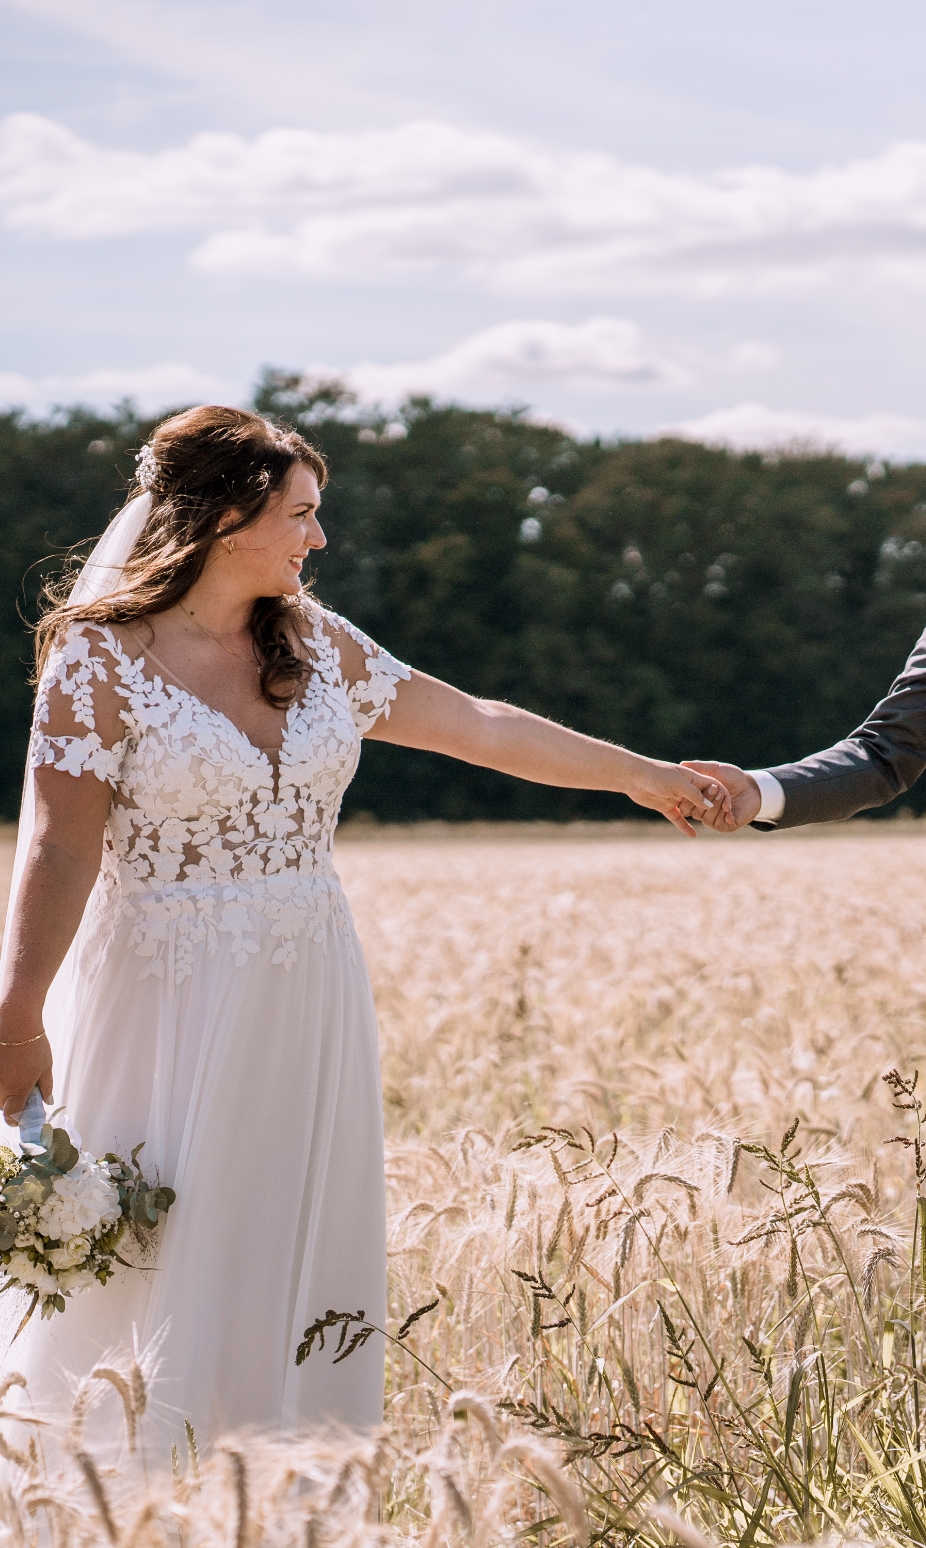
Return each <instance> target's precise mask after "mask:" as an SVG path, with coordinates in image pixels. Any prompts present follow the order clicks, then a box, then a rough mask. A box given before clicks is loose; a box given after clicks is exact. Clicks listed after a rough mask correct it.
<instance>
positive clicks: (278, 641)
mask: <svg viewBox="0 0 926 1548" xmlns="http://www.w3.org/2000/svg"><path fill="white" fill-rule="evenodd" d="M148 445H149V446H150V448H151V455H150V457H149V458H148V459H147V461H148V463H149V468H150V473H146V475H145V483H146V487H147V489H148V492H149V493H150V495H151V513H150V515H149V516H148V519H147V521H146V522H145V525H144V527H143V529H142V531H141V533H140V534H139V537H138V541H137V542H136V544H135V547H134V548H133V549H132V552H131V554H130V555H129V558H128V560H127V562H126V566H125V569H124V571H123V573H122V579H121V582H120V585H119V589H118V591H115V592H113V593H112V594H111V595H109V596H104V597H100V598H99V599H98V600H97V601H93V602H86V603H73V604H72V603H69V602H68V601H67V594H68V592H69V591H70V588H71V585H72V583H73V575H70V576H66V577H64V579H62V580H60V581H59V582H57V584H53V585H48V586H47V587H46V589H45V594H44V598H45V610H44V612H43V614H42V617H41V619H40V621H39V623H38V625H37V628H36V663H37V671H38V673H41V671H42V667H43V666H44V664H45V660H46V658H47V656H48V653H49V651H50V649H51V647H52V645H53V643H54V641H55V640H56V639H57V638H59V637H60V635H61V634H62V632H63V631H64V630H65V629H67V628H68V626H69V625H70V624H72V623H78V622H81V623H92V624H121V623H125V624H128V623H132V622H133V620H136V619H139V618H143V617H144V616H145V615H146V614H148V613H163V612H165V611H166V610H167V608H169V607H173V606H174V605H175V604H176V603H177V602H179V601H180V599H181V598H182V597H184V596H185V595H186V593H187V592H188V591H189V589H190V587H191V586H193V585H194V584H195V583H196V581H198V580H199V577H200V576H201V575H202V573H203V570H204V568H205V564H206V559H207V556H208V554H209V550H210V549H211V547H212V545H213V543H215V542H216V541H217V540H218V536H219V531H218V529H219V522H220V520H221V518H222V517H223V516H225V515H226V514H227V513H228V512H229V511H230V510H234V511H236V512H237V520H236V521H234V522H232V523H230V524H229V525H227V526H225V527H223V529H222V537H223V538H225V537H230V536H232V535H233V534H234V533H235V532H242V531H243V530H244V528H245V527H250V526H251V525H252V524H253V523H254V522H255V521H257V519H258V517H259V516H260V515H261V513H262V511H263V510H264V508H265V506H266V504H267V501H268V500H269V499H270V497H271V496H272V495H273V494H275V493H276V492H277V491H278V490H281V489H282V488H283V486H284V485H285V483H286V480H287V479H288V477H289V475H290V473H291V472H292V470H293V468H294V467H295V466H296V465H297V463H300V462H301V463H304V464H305V466H306V467H308V468H311V470H312V472H313V473H314V474H315V476H316V478H317V479H318V485H319V488H320V489H321V488H323V487H324V485H325V483H326V482H327V478H328V466H327V463H326V462H325V459H324V457H323V456H322V454H321V452H320V451H317V450H316V448H315V447H314V446H310V445H309V443H308V441H306V440H304V439H303V437H302V436H301V435H299V434H298V433H297V432H296V431H295V430H284V429H280V428H279V427H278V426H276V425H274V424H271V422H270V421H269V420H267V419H262V418H261V416H260V415H259V414H250V413H247V412H246V411H245V410H244V409H233V408H220V407H218V406H216V405H214V404H209V405H206V406H204V407H200V408H191V409H187V410H185V412H184V413H182V414H175V415H173V417H172V418H170V419H165V420H164V421H163V423H162V424H160V425H158V427H157V429H156V430H155V431H154V433H153V435H152V436H151V438H150V440H149V442H148ZM152 459H153V466H151V463H152ZM143 492H144V491H143V490H142V488H141V486H140V485H139V484H138V483H134V484H133V486H132V488H131V489H130V491H129V498H134V496H135V495H137V494H141V493H143ZM299 605H300V599H299V598H298V597H290V596H277V597H259V598H258V599H257V601H256V602H255V603H254V606H253V609H252V611H251V618H250V626H251V634H252V636H253V639H254V648H255V651H256V654H257V660H258V665H259V668H260V688H261V693H262V694H263V697H264V698H265V699H266V700H267V702H268V704H272V705H273V707H274V709H287V708H288V707H289V705H290V704H291V703H292V702H293V700H294V699H295V697H296V695H297V694H298V692H299V690H300V689H301V687H302V686H303V684H304V683H305V681H306V679H307V678H308V676H309V673H310V670H311V669H310V667H309V665H308V663H307V662H306V661H305V660H303V658H302V657H301V656H300V655H299V654H298V653H297V650H296V640H297V638H298V633H297V629H296V627H295V618H294V613H295V611H296V610H297V609H298V608H299Z"/></svg>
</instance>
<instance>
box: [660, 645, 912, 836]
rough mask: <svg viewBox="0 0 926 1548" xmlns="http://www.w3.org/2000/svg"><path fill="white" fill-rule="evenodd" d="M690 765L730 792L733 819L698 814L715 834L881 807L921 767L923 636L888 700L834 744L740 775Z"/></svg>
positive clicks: (718, 766) (833, 818) (724, 767)
mask: <svg viewBox="0 0 926 1548" xmlns="http://www.w3.org/2000/svg"><path fill="white" fill-rule="evenodd" d="M686 762H687V760H686ZM689 766H690V767H692V768H694V769H697V770H699V771H700V772H701V773H703V774H708V775H711V776H714V777H716V778H718V779H720V780H722V781H723V782H724V784H725V785H726V787H727V789H728V790H729V791H730V794H731V796H732V798H733V818H734V821H733V823H732V824H731V823H729V822H723V823H722V822H721V821H720V820H714V821H712V820H711V818H710V816H708V817H705V818H703V819H702V821H706V822H707V823H708V824H709V826H711V827H716V828H717V829H718V830H719V831H721V832H728V831H730V828H731V826H735V827H741V826H743V824H744V823H749V822H751V823H752V824H753V826H754V827H757V828H763V829H769V828H796V827H799V826H801V824H803V823H809V822H839V821H842V820H844V819H845V818H847V817H854V816H855V814H856V812H862V811H866V810H867V809H868V808H870V807H873V806H884V805H886V804H887V802H888V801H893V800H894V798H895V797H896V796H899V795H901V794H902V793H903V792H904V791H905V790H909V788H910V786H911V785H912V784H913V783H914V782H915V781H916V780H917V779H919V776H920V775H921V774H922V772H923V769H924V768H926V633H924V634H923V635H922V636H921V637H920V639H919V640H918V641H917V643H916V645H915V647H914V649H913V651H912V653H911V655H910V657H909V660H908V661H907V664H906V666H905V667H904V669H903V671H902V672H901V674H900V676H899V677H898V678H897V679H896V681H895V682H894V684H893V685H892V687H891V691H890V693H889V694H888V695H887V697H886V698H885V699H882V700H881V702H880V704H876V705H875V708H874V709H873V710H872V712H871V714H870V715H869V716H868V719H867V720H866V721H865V723H864V725H861V726H859V728H858V730H857V731H853V733H852V735H851V736H847V737H846V738H845V740H844V741H842V742H837V743H836V745H835V747H828V748H827V749H826V751H825V752H819V753H812V754H811V756H810V757H809V758H802V759H801V760H800V762H799V763H782V764H779V765H778V766H777V767H776V768H772V769H752V770H750V771H749V772H747V773H744V772H743V770H741V769H737V768H735V767H733V766H732V765H728V764H724V763H706V762H702V761H701V760H700V759H696V760H693V761H692V762H691V764H690V765H689ZM719 815H720V814H718V819H719Z"/></svg>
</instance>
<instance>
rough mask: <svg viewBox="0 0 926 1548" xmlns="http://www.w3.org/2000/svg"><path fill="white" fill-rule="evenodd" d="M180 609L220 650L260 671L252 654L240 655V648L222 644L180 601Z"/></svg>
mask: <svg viewBox="0 0 926 1548" xmlns="http://www.w3.org/2000/svg"><path fill="white" fill-rule="evenodd" d="M180 611H181V613H184V614H185V615H186V617H187V618H188V619H189V620H190V623H191V624H195V626H196V628H197V629H199V630H200V632H201V633H202V634H206V635H208V636H209V639H210V640H214V641H215V643H216V645H218V646H219V648H220V649H221V650H224V651H226V652H227V653H228V655H229V656H236V657H237V659H238V660H239V661H247V662H248V663H249V664H250V665H251V666H252V667H253V668H254V670H255V671H256V672H259V671H260V665H259V663H258V662H257V661H256V660H255V658H254V656H253V655H252V656H242V654H241V652H240V650H232V648H231V646H230V645H226V644H224V642H223V641H222V640H220V639H219V637H218V635H217V634H213V632H212V630H211V629H207V628H206V625H205V624H201V623H200V621H199V619H198V618H194V617H193V614H192V613H190V612H187V609H186V608H185V607H184V605H183V603H182V602H181V603H180Z"/></svg>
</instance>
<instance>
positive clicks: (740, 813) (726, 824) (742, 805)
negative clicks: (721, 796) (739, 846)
mask: <svg viewBox="0 0 926 1548" xmlns="http://www.w3.org/2000/svg"><path fill="white" fill-rule="evenodd" d="M682 768H683V769H694V770H696V772H697V773H698V774H706V775H707V776H708V778H710V779H716V780H719V781H720V783H721V784H722V785H726V787H727V789H728V790H729V792H730V804H731V811H729V812H728V811H725V810H724V808H723V807H722V806H717V807H715V808H714V810H713V811H707V812H705V813H704V815H703V816H702V818H701V821H702V823H703V824H704V826H705V827H707V828H713V829H714V832H715V833H735V832H736V830H737V828H744V827H745V826H746V824H747V823H748V822H752V821H753V819H754V818H755V817H756V816H757V815H758V811H759V807H760V806H761V805H762V797H761V795H760V793H759V787H758V785H757V784H756V782H755V780H754V779H753V777H752V775H751V774H747V773H746V771H745V769H738V768H737V766H736V764H735V763H709V762H706V763H702V762H701V760H700V759H697V758H694V759H686V760H685V762H684V763H683V764H682Z"/></svg>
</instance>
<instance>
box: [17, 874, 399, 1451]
mask: <svg viewBox="0 0 926 1548" xmlns="http://www.w3.org/2000/svg"><path fill="white" fill-rule="evenodd" d="M217 890H220V889H217ZM345 915H346V916H347V919H348V925H347V928H344V926H343V925H342V926H340V927H338V926H335V925H333V924H332V925H329V926H328V928H327V930H326V932H325V936H324V939H323V941H321V942H318V941H313V940H311V939H309V938H307V937H306V936H303V938H302V941H301V943H300V951H299V955H298V960H297V961H296V963H295V964H294V965H293V966H292V968H291V969H290V970H289V971H286V970H285V969H284V968H283V967H282V966H280V965H274V964H273V963H272V962H271V957H272V955H273V945H274V943H273V942H272V941H271V940H269V939H265V940H262V941H261V942H260V945H261V949H260V950H259V951H258V952H255V953H253V954H252V955H250V956H249V957H248V959H247V961H246V962H245V963H244V964H243V965H241V966H236V965H235V963H234V959H233V958H232V957H231V956H230V954H229V953H228V952H227V951H226V950H219V951H217V952H215V953H214V954H213V955H210V954H209V951H208V948H207V943H205V942H203V943H201V945H200V946H199V947H197V948H196V951H195V957H194V961H193V971H192V973H191V974H190V975H189V976H188V977H187V978H186V979H185V980H184V982H183V983H181V984H176V983H170V982H166V981H165V980H163V979H159V978H156V977H154V976H149V977H147V978H144V979H141V980H139V976H138V974H139V968H140V966H143V965H144V964H143V962H142V961H141V960H140V958H139V957H138V956H137V955H136V954H135V952H134V951H133V950H132V946H131V943H130V941H129V933H130V922H129V921H128V920H126V921H125V922H124V924H120V925H119V926H118V927H117V928H116V930H115V932H114V934H113V936H112V938H111V939H110V940H109V941H108V943H107V944H106V947H105V950H104V951H103V952H102V954H101V955H99V957H98V961H97V964H96V966H95V970H94V971H93V972H92V974H90V975H88V974H87V973H83V974H82V973H81V972H79V971H78V970H77V969H75V968H74V966H73V964H74V963H79V961H80V957H81V938H80V935H78V939H77V941H76V942H75V945H74V948H72V952H71V954H70V963H71V965H70V967H69V973H65V975H64V980H63V982H62V983H59V984H58V985H57V986H56V990H55V993H56V994H57V995H58V1006H57V1009H56V1010H55V1013H54V1014H53V1015H52V1016H51V1017H50V1019H51V1020H52V1021H53V1022H54V1023H55V1026H54V1039H53V1041H54V1043H57V1045H58V1046H57V1048H56V1050H55V1053H56V1065H55V1102H56V1104H65V1105H66V1108H67V1113H68V1117H69V1119H70V1120H71V1122H72V1123H73V1124H74V1125H75V1126H76V1127H77V1129H78V1130H79V1131H80V1134H81V1137H82V1140H83V1145H84V1148H85V1149H87V1150H89V1151H91V1152H92V1153H93V1154H94V1155H96V1156H101V1155H103V1154H104V1153H105V1152H106V1151H109V1150H114V1151H116V1152H117V1153H118V1154H120V1155H123V1156H127V1155H128V1153H129V1152H130V1150H131V1149H132V1148H133V1146H135V1145H136V1144H138V1143H139V1141H141V1140H144V1141H145V1148H144V1150H143V1151H142V1152H141V1159H142V1162H143V1165H144V1170H145V1172H146V1174H147V1175H148V1176H149V1177H150V1176H154V1175H157V1176H158V1178H159V1179H160V1181H161V1182H163V1183H167V1184H169V1185H170V1186H171V1187H173V1188H174V1189H175V1190H176V1193H177V1201H176V1204H175V1205H174V1206H173V1208H172V1210H171V1212H170V1215H169V1217H168V1218H167V1220H166V1222H164V1223H163V1224H162V1226H161V1228H160V1230H159V1241H158V1250H157V1256H156V1259H155V1260H154V1266H153V1267H151V1268H149V1269H144V1270H141V1269H136V1268H132V1269H119V1270H118V1273H117V1276H116V1277H115V1278H114V1279H112V1280H111V1281H110V1282H109V1284H108V1285H106V1286H105V1287H102V1286H92V1287H91V1288H90V1289H89V1290H86V1291H84V1292H83V1293H82V1294H80V1295H75V1296H73V1297H71V1298H70V1299H69V1300H68V1303H67V1310H66V1311H65V1312H64V1313H62V1314H56V1315H55V1316H54V1317H53V1318H51V1319H50V1320H48V1321H42V1320H41V1319H40V1318H39V1316H38V1314H36V1315H35V1316H34V1317H33V1319H32V1321H31V1322H30V1323H29V1325H28V1326H27V1328H26V1329H25V1331H24V1332H23V1333H22V1334H21V1335H20V1337H19V1338H18V1340H17V1341H16V1343H15V1344H14V1345H13V1346H12V1349H11V1350H10V1351H9V1353H8V1354H7V1356H6V1359H5V1360H4V1369H5V1370H6V1371H9V1370H14V1369H15V1370H19V1371H22V1372H23V1374H24V1375H25V1376H26V1378H27V1380H28V1383H29V1389H28V1390H29V1394H30V1397H31V1400H32V1401H33V1403H37V1404H38V1406H40V1407H44V1406H47V1405H54V1406H60V1404H61V1403H62V1402H66V1401H67V1399H68V1394H69V1386H68V1383H67V1377H66V1373H67V1372H74V1373H77V1374H84V1373H85V1372H86V1371H87V1370H89V1368H90V1367H91V1366H92V1365H93V1364H94V1362H96V1361H97V1360H98V1359H99V1357H100V1355H101V1354H103V1353H104V1352H105V1351H106V1350H107V1349H109V1348H111V1347H112V1346H114V1345H131V1343H132V1339H133V1329H134V1331H135V1335H136V1336H137V1338H138V1340H139V1341H141V1342H142V1343H145V1342H147V1341H150V1340H151V1339H153V1338H154V1337H155V1336H156V1335H157V1334H158V1333H163V1344H162V1347H161V1366H160V1375H159V1380H158V1382H157V1387H156V1394H157V1402H156V1404H155V1412H154V1413H153V1414H151V1415H149V1417H148V1418H147V1419H146V1425H145V1427H146V1430H147V1432H148V1437H149V1439H152V1438H153V1435H154V1434H157V1435H158V1436H160V1437H161V1439H163V1441H165V1442H166V1441H167V1440H168V1439H177V1438H178V1436H179V1437H180V1438H182V1436H183V1430H184V1425H183V1421H184V1420H185V1419H186V1420H189V1421H190V1422H191V1423H192V1425H193V1426H194V1429H195V1431H196V1434H197V1437H198V1438H199V1441H200V1443H201V1444H202V1443H206V1442H208V1441H209V1440H210V1439H214V1438H215V1437H216V1435H218V1434H219V1433H221V1432H222V1431H224V1430H227V1429H231V1428H238V1427H241V1426H260V1427H263V1428H271V1429H279V1428H280V1427H283V1428H284V1429H289V1428H305V1427H313V1428H317V1427H319V1426H329V1425H338V1426H345V1427H348V1428H350V1429H352V1430H361V1429H366V1428H368V1427H370V1426H374V1425H377V1424H379V1423H380V1421H381V1419H382V1412H383V1340H382V1339H381V1338H380V1337H379V1336H378V1335H376V1336H374V1337H373V1338H372V1339H370V1340H369V1342H368V1343H367V1344H366V1345H365V1347H364V1348H362V1349H360V1350H358V1351H357V1352H356V1353H355V1354H353V1355H351V1357H350V1359H348V1360H346V1361H344V1362H342V1363H340V1364H337V1365H335V1364H334V1363H333V1360H332V1355H333V1352H334V1351H333V1349H332V1345H331V1342H330V1341H329V1342H328V1344H327V1345H326V1348H325V1349H324V1351H321V1352H319V1351H315V1352H313V1353H312V1355H311V1356H310V1358H309V1359H308V1360H307V1361H306V1362H305V1363H304V1364H303V1365H302V1366H300V1367H298V1368H297V1366H296V1363H295V1360H296V1349H297V1346H298V1343H299V1341H300V1339H301V1337H302V1334H303V1331H304V1329H305V1328H306V1327H307V1325H308V1324H310V1323H311V1322H313V1321H314V1320H315V1319H316V1318H317V1317H319V1316H323V1315H324V1314H325V1312H327V1311H328V1310H329V1309H333V1310H336V1311H351V1312H356V1311H363V1312H365V1314H366V1316H367V1318H368V1319H370V1320H372V1321H373V1322H375V1323H377V1324H378V1325H379V1326H380V1327H382V1326H383V1325H384V1324H383V1319H384V1317H385V1299H386V1291H385V1264H386V1245H385V1184H384V1167H383V1133H382V1102H381V1095H380V1076H379V1056H378V1047H377V1034H376V1019H375V1011H374V1006H373V998H372V993H371V990H370V984H369V979H368V976H367V973H366V968H365V966H364V963H363V957H362V953H361V948H360V944H359V942H358V940H357V938H356V935H355V933H354V931H353V926H352V925H351V924H350V923H349V915H347V910H346V905H345ZM129 1250H130V1249H129V1248H128V1247H127V1252H128V1251H129Z"/></svg>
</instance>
